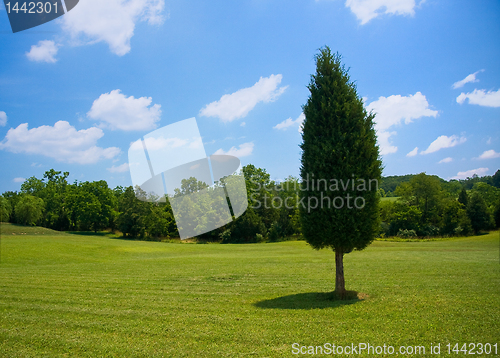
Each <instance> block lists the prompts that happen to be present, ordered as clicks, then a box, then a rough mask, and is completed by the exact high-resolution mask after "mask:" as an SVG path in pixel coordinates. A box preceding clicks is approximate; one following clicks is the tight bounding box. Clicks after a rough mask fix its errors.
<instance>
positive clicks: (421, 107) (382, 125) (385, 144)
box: [366, 92, 438, 155]
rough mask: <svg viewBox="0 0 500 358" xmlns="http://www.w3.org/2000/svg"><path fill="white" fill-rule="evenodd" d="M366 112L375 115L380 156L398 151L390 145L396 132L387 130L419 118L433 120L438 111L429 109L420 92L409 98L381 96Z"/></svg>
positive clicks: (367, 107)
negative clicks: (431, 118) (430, 118)
mask: <svg viewBox="0 0 500 358" xmlns="http://www.w3.org/2000/svg"><path fill="white" fill-rule="evenodd" d="M366 110H367V111H368V112H370V111H373V112H374V113H375V114H376V116H375V129H376V131H377V136H378V143H379V145H380V154H382V155H385V154H390V153H395V152H396V151H397V150H398V148H397V147H395V146H393V145H392V144H391V143H390V137H391V136H393V135H396V134H397V132H394V131H392V132H389V131H388V129H389V128H391V127H392V126H395V125H400V124H401V123H402V122H403V121H404V123H405V124H409V123H412V122H413V120H415V119H418V118H421V117H434V118H435V117H436V116H437V115H438V111H435V110H432V109H430V108H429V102H427V98H426V97H425V96H424V95H423V94H422V93H420V92H417V93H415V94H414V95H409V96H401V95H393V96H389V97H383V96H382V97H379V99H378V100H376V101H373V102H371V103H370V104H368V105H367V106H366Z"/></svg>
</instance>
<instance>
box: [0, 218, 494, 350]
mask: <svg viewBox="0 0 500 358" xmlns="http://www.w3.org/2000/svg"><path fill="white" fill-rule="evenodd" d="M5 229H6V226H3V227H2V233H3V235H2V239H1V261H0V356H3V357H44V356H46V357H58V356H61V357H62V356H83V357H85V356H89V357H90V356H92V357H97V356H98V357H107V356H110V357H134V356H147V357H150V356H152V357H154V356H157V357H177V356H178V357H182V356H185V357H219V356H222V357H224V356H227V357H238V356H255V357H290V356H293V355H292V344H293V343H295V342H297V343H300V344H301V345H322V344H324V343H326V342H330V343H335V344H340V345H348V344H349V345H350V344H351V343H354V344H357V343H360V342H367V343H371V344H372V345H383V344H387V345H393V346H395V347H397V346H399V345H425V346H428V347H430V344H431V343H434V344H436V343H439V342H441V343H442V344H446V343H448V342H449V343H459V342H463V343H465V342H482V343H487V342H489V343H495V342H496V343H500V342H499V340H500V323H499V319H500V270H499V234H498V232H496V233H492V234H489V235H483V236H479V237H469V238H460V239H452V240H444V241H430V242H383V241H376V242H374V243H373V244H372V245H371V246H370V247H369V248H368V249H366V250H364V251H361V252H353V253H351V254H348V255H347V256H346V257H345V272H346V282H347V288H348V289H349V290H352V291H356V293H357V296H358V298H356V299H352V300H350V301H345V302H341V301H334V300H331V291H332V290H333V288H334V268H335V263H334V254H333V253H332V252H331V251H328V250H323V251H315V250H313V249H311V248H310V247H309V246H308V245H307V244H306V243H305V242H303V241H291V242H281V243H272V244H251V245H218V244H214V245H196V244H182V245H179V244H168V243H158V242H141V241H128V240H120V239H112V238H107V237H98V236H81V235H68V234H65V235H34V232H35V231H33V232H31V231H30V232H29V233H28V232H26V234H25V235H19V234H16V235H12V234H8V231H9V230H5ZM31 229H32V228H30V230H31ZM33 230H36V229H33ZM381 356H383V355H381ZM426 356H432V355H430V354H427V355H426Z"/></svg>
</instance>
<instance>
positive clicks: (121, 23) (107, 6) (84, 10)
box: [62, 0, 165, 56]
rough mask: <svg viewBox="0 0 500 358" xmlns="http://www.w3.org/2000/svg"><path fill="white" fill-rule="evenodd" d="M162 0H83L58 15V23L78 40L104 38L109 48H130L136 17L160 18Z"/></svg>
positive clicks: (123, 51)
mask: <svg viewBox="0 0 500 358" xmlns="http://www.w3.org/2000/svg"><path fill="white" fill-rule="evenodd" d="M164 7H165V0H105V1H103V0H85V1H80V2H79V3H78V6H76V7H75V8H74V9H73V10H71V11H70V12H68V13H67V14H65V15H64V16H63V17H62V27H63V29H64V30H65V31H68V32H69V33H70V34H71V36H72V38H73V39H74V40H76V41H77V42H80V43H87V44H93V43H97V42H105V43H107V44H108V46H109V48H110V50H111V52H113V53H115V54H117V55H118V56H123V55H125V54H127V53H128V52H130V39H131V38H132V36H134V30H135V25H136V23H137V22H138V21H147V22H148V23H149V24H150V25H159V24H161V23H162V22H163V20H164V16H163V10H164Z"/></svg>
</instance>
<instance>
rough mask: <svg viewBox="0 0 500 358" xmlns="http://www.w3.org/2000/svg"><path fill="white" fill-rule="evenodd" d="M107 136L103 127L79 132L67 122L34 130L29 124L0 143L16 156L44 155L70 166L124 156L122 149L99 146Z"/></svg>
mask: <svg viewBox="0 0 500 358" xmlns="http://www.w3.org/2000/svg"><path fill="white" fill-rule="evenodd" d="M103 135H104V133H103V131H102V130H101V129H99V128H89V129H82V130H79V131H77V130H76V129H75V127H73V126H71V125H70V124H69V123H68V122H66V121H59V122H57V123H56V124H54V126H53V127H52V126H41V127H37V128H33V129H28V123H23V124H20V125H19V126H18V127H17V128H12V129H10V130H9V131H8V132H7V135H6V136H5V138H4V140H3V141H2V142H0V149H3V150H7V151H9V152H12V153H26V154H39V155H44V156H46V157H50V158H53V159H56V160H57V161H60V162H66V163H77V164H93V163H96V162H98V161H99V160H101V159H112V158H114V157H116V156H117V155H118V154H120V149H119V148H116V147H110V148H100V147H97V146H96V143H97V140H98V139H100V138H101V137H102V136H103Z"/></svg>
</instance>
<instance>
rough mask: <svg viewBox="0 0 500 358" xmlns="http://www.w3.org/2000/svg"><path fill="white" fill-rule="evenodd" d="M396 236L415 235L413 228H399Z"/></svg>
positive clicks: (406, 236) (409, 236)
mask: <svg viewBox="0 0 500 358" xmlns="http://www.w3.org/2000/svg"><path fill="white" fill-rule="evenodd" d="M398 236H399V237H400V238H402V239H410V238H412V237H417V233H416V232H415V230H406V229H404V230H403V229H399V231H398Z"/></svg>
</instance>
